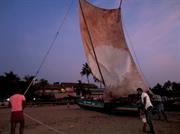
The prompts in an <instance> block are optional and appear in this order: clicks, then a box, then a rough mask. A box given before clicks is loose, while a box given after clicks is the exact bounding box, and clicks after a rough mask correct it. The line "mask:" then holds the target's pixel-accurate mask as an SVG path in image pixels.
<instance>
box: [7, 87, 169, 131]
mask: <svg viewBox="0 0 180 134" xmlns="http://www.w3.org/2000/svg"><path fill="white" fill-rule="evenodd" d="M137 93H138V95H139V96H140V100H141V105H140V106H139V111H140V117H141V119H142V122H143V132H146V127H147V124H148V125H149V128H150V133H152V134H155V130H154V127H153V123H152V111H153V104H152V102H151V98H150V97H149V95H148V93H146V92H144V91H143V90H142V89H141V88H138V89H137ZM153 100H154V101H153V102H154V106H155V107H156V111H157V115H158V118H159V119H161V116H160V115H161V113H162V115H163V116H164V118H165V120H166V121H167V116H166V114H165V112H164V107H163V103H162V99H161V96H159V95H154V97H153ZM10 106H11V120H10V121H11V133H10V134H15V129H16V125H17V123H19V124H20V127H19V134H23V129H24V115H23V109H24V107H25V96H24V95H22V94H20V93H19V92H16V93H15V94H14V95H12V96H11V97H10Z"/></svg>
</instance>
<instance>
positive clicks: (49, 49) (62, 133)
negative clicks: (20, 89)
mask: <svg viewBox="0 0 180 134" xmlns="http://www.w3.org/2000/svg"><path fill="white" fill-rule="evenodd" d="M72 3H73V0H72V1H71V3H70V5H69V7H68V9H67V12H66V14H65V15H64V18H63V21H62V23H61V24H60V26H59V27H58V30H57V32H56V34H55V36H54V38H53V40H52V42H51V43H50V46H49V48H48V50H47V52H46V54H45V56H44V58H43V60H42V61H41V63H40V65H39V68H38V69H37V71H36V73H35V75H34V78H33V79H32V81H31V82H30V84H29V86H28V87H27V89H26V91H25V92H24V95H25V94H26V93H27V92H28V90H29V89H30V87H31V85H32V84H33V82H34V80H35V79H36V77H37V75H38V74H39V71H40V69H41V68H42V66H43V64H44V62H45V61H46V59H47V56H48V55H49V53H50V51H51V49H52V47H53V45H54V44H55V41H56V39H57V37H58V35H59V32H60V30H61V29H62V27H63V25H64V22H65V20H66V18H67V15H68V14H69V11H70V9H71V5H72ZM24 115H25V116H26V117H28V118H29V119H31V120H33V121H35V122H37V123H39V124H41V125H42V126H44V127H46V128H48V129H49V130H52V131H54V132H56V133H58V134H65V133H64V132H62V131H59V130H57V129H55V128H53V127H51V126H49V125H47V124H45V123H43V122H41V121H39V120H37V119H35V118H33V117H31V116H30V115H28V114H26V113H24Z"/></svg>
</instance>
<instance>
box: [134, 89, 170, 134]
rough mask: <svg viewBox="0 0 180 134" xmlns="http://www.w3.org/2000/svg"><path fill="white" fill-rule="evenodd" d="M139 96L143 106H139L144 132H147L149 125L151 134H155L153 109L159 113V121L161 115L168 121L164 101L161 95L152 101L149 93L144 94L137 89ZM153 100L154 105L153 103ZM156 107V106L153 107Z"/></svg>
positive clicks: (154, 97)
mask: <svg viewBox="0 0 180 134" xmlns="http://www.w3.org/2000/svg"><path fill="white" fill-rule="evenodd" d="M137 92H138V95H140V97H141V105H140V106H139V112H140V118H141V119H142V122H143V132H146V127H147V124H148V125H149V128H150V131H149V133H152V134H155V130H154V126H153V123H152V112H153V107H154V109H155V110H156V112H157V115H158V119H159V120H160V119H161V114H162V115H163V116H164V119H165V120H166V121H168V120H167V115H166V114H165V112H164V106H163V101H162V98H161V96H160V95H153V97H152V99H151V98H150V96H149V95H148V93H146V92H144V91H143V90H142V89H141V88H138V89H137ZM151 100H153V104H152V101H151ZM153 105H154V106H153Z"/></svg>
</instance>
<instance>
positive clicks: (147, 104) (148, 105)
mask: <svg viewBox="0 0 180 134" xmlns="http://www.w3.org/2000/svg"><path fill="white" fill-rule="evenodd" d="M137 92H138V94H139V95H141V101H142V104H143V105H144V108H145V115H146V120H147V124H148V125H149V128H150V133H152V134H155V131H154V127H153V123H152V110H153V105H152V103H151V100H150V97H149V95H148V94H147V93H145V92H143V90H142V89H141V88H138V89H137Z"/></svg>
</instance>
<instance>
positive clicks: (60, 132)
mask: <svg viewBox="0 0 180 134" xmlns="http://www.w3.org/2000/svg"><path fill="white" fill-rule="evenodd" d="M24 115H25V116H26V117H27V118H29V119H31V120H33V121H35V122H37V123H38V124H40V125H42V126H44V127H46V128H48V129H49V130H52V131H54V132H56V133H58V134H65V133H64V132H63V131H60V130H58V129H55V128H53V127H51V126H49V125H47V124H45V123H43V122H41V121H39V120H37V119H35V118H33V117H31V116H30V115H28V114H26V113H24Z"/></svg>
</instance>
